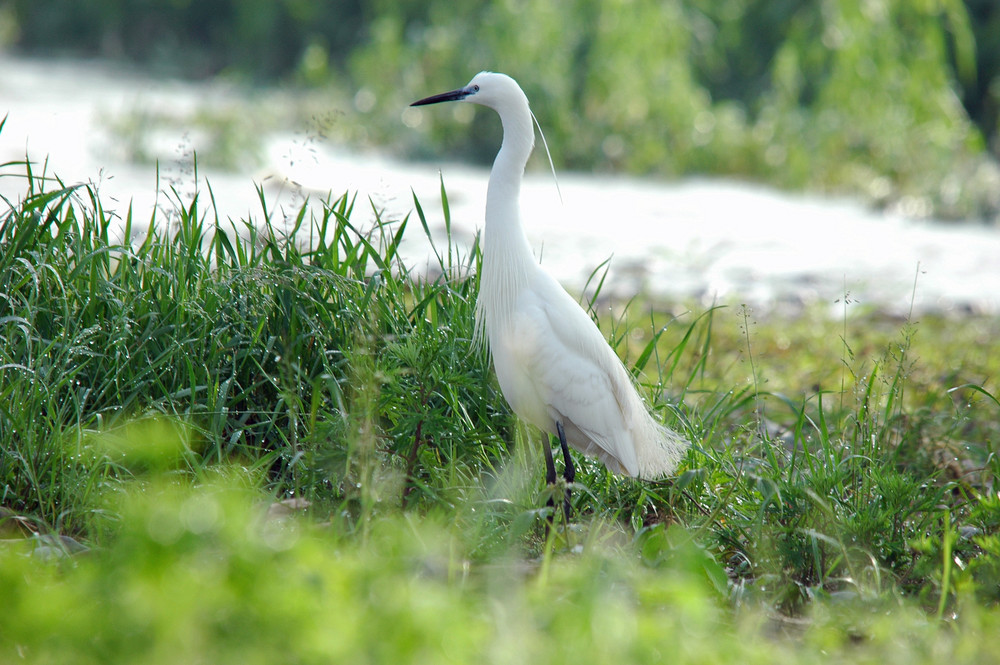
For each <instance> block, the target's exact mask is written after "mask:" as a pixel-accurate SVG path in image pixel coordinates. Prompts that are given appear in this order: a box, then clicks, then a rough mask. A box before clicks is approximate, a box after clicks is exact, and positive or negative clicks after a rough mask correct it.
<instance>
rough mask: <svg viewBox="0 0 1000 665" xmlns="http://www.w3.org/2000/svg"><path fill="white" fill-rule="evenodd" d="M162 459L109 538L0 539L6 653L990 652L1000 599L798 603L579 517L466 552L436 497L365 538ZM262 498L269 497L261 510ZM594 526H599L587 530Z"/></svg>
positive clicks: (228, 480) (142, 656) (314, 658)
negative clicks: (36, 543)
mask: <svg viewBox="0 0 1000 665" xmlns="http://www.w3.org/2000/svg"><path fill="white" fill-rule="evenodd" d="M214 476H215V477H214V478H212V479H211V480H205V481H203V482H200V483H197V484H190V483H188V482H186V481H184V480H181V479H178V478H176V477H173V478H172V477H169V476H168V477H157V478H155V479H150V480H149V481H147V482H143V483H134V484H130V485H129V486H127V487H123V488H120V490H119V491H117V492H116V493H115V494H114V496H109V497H107V508H108V509H109V510H112V511H114V512H115V513H116V514H117V515H118V516H119V519H118V520H117V523H116V525H115V528H114V529H113V533H112V534H110V535H109V537H108V538H107V539H106V540H105V541H104V542H103V543H102V545H101V547H99V548H97V549H95V550H94V551H91V552H89V553H87V554H85V555H80V556H76V557H74V558H72V559H68V558H63V559H60V560H57V561H55V562H53V561H42V560H39V559H38V558H37V557H32V556H30V555H28V553H27V551H26V550H25V549H24V548H16V547H12V546H10V545H8V546H6V547H5V548H4V550H3V552H2V554H0V556H2V560H3V565H2V566H0V600H2V601H3V605H4V608H5V609H4V612H3V613H0V658H2V659H3V660H4V662H10V663H14V662H67V661H69V662H74V663H81V664H83V663H108V662H117V663H128V662H142V663H151V664H155V663H178V662H211V663H241V664H243V663H274V662H284V663H320V662H322V663H328V662H353V663H366V662H372V663H385V662H393V663H411V662H412V663H417V662H421V663H426V662H455V663H469V662H481V663H521V662H551V663H608V662H624V663H660V662H664V660H669V661H670V662H678V663H730V662H742V663H812V662H844V663H875V662H878V663H884V664H892V663H906V664H907V665H913V664H919V663H935V662H941V661H942V660H944V659H948V660H950V661H951V662H991V661H992V660H994V659H996V658H997V657H998V656H1000V653H998V649H1000V645H998V643H997V642H996V641H995V640H992V639H990V638H989V636H990V635H995V634H996V631H997V630H998V629H1000V614H998V613H997V611H996V610H995V609H986V608H982V607H980V606H977V605H976V604H975V603H972V602H968V599H966V601H967V602H963V603H961V604H960V605H959V606H958V607H956V608H955V611H956V614H957V618H955V619H953V620H951V621H948V622H947V623H941V622H938V621H936V620H935V619H933V618H931V617H928V616H927V615H926V614H925V613H923V612H922V611H920V610H919V609H917V608H916V607H915V606H914V605H913V604H911V603H909V602H906V601H904V600H902V599H900V598H899V597H897V596H894V595H890V594H886V595H881V596H879V597H869V598H847V599H837V600H835V601H830V602H823V603H817V604H816V605H815V607H814V608H813V610H812V611H811V612H810V613H809V614H808V617H807V618H802V619H799V620H795V621H791V620H788V619H782V618H781V617H779V616H776V615H769V614H768V613H766V612H764V611H763V610H762V609H761V608H758V607H751V608H747V607H742V608H736V609H733V608H731V607H729V606H728V605H727V602H726V599H725V594H724V593H720V590H719V589H718V587H717V586H716V585H714V584H712V583H711V582H710V580H709V578H708V575H706V568H711V567H712V566H713V564H712V563H711V561H710V557H707V555H706V554H705V552H704V551H703V550H702V549H700V548H699V546H698V545H697V544H696V541H695V540H694V539H692V534H690V533H689V532H686V531H685V530H684V529H682V528H681V527H671V528H670V529H669V530H667V531H665V532H664V531H663V530H662V529H661V530H658V531H657V532H656V534H655V537H648V538H646V539H645V542H644V546H643V547H641V548H637V547H636V543H635V542H634V541H633V540H632V539H631V538H629V537H628V536H626V535H625V534H623V533H622V532H621V529H620V528H618V527H615V526H614V525H605V524H601V523H599V522H592V523H590V524H588V527H587V528H588V529H589V531H590V532H591V536H592V539H593V542H592V543H591V545H590V546H589V547H587V548H586V551H585V552H584V553H583V554H578V555H568V554H567V555H560V556H550V557H546V558H543V559H542V560H530V561H525V560H523V559H522V558H521V557H520V556H519V555H518V554H516V552H510V553H508V555H505V556H497V557H496V558H494V559H493V560H492V561H491V562H490V563H489V564H475V563H471V562H470V559H469V548H468V542H467V535H466V533H465V532H464V531H463V530H462V529H459V528H456V526H455V525H454V523H453V522H452V519H451V516H449V515H447V514H444V513H441V512H439V511H433V512H431V513H430V514H424V515H420V516H417V515H415V514H412V513H404V514H395V515H391V516H385V517H381V518H379V519H376V520H373V522H372V523H371V530H370V532H369V533H368V535H367V537H366V538H356V537H351V536H348V535H346V534H344V533H343V532H341V531H340V530H339V529H337V528H334V527H331V526H329V525H321V524H317V523H315V522H314V521H312V520H305V519H297V518H283V519H277V518H275V517H273V516H270V517H269V513H268V511H267V509H266V506H261V505H260V504H259V500H260V495H259V493H258V492H257V491H256V490H254V489H253V488H251V487H248V484H247V483H246V480H245V478H242V477H241V476H242V472H241V471H240V470H219V472H218V473H217V474H214ZM271 512H272V514H273V512H274V511H271ZM598 531H600V532H603V533H601V534H599V535H595V532H598Z"/></svg>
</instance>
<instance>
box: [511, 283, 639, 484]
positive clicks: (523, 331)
mask: <svg viewBox="0 0 1000 665" xmlns="http://www.w3.org/2000/svg"><path fill="white" fill-rule="evenodd" d="M553 283H554V282H553ZM555 289H557V290H554V289H546V290H540V291H537V292H536V293H535V294H534V297H533V298H532V299H531V300H530V301H529V302H526V303H522V305H523V306H521V307H519V308H518V316H517V317H516V318H517V323H516V327H517V328H518V329H519V331H520V332H519V334H518V336H517V337H518V339H520V340H522V341H524V342H525V343H524V344H522V345H520V346H519V349H518V351H517V354H518V357H517V359H516V362H518V363H523V365H522V366H524V367H526V368H528V369H529V371H530V372H531V375H532V381H533V383H534V384H535V386H536V388H537V390H538V393H539V395H540V396H541V398H542V400H543V401H545V402H546V406H547V407H548V412H549V414H550V416H551V417H552V418H553V419H557V418H559V419H562V420H564V421H566V422H564V425H565V426H566V430H567V432H570V431H571V430H578V431H579V432H580V433H581V434H582V435H583V438H584V440H579V439H580V438H581V437H577V439H578V440H576V441H571V442H570V443H571V444H572V445H573V446H574V447H575V448H577V449H579V450H581V451H583V452H585V453H588V454H591V455H595V454H596V455H598V456H599V457H601V458H602V459H604V458H605V457H610V458H613V459H614V460H615V462H617V465H618V466H620V467H621V468H622V469H624V470H625V471H626V472H627V473H629V474H631V475H635V473H636V468H637V461H636V452H635V449H634V447H633V446H632V445H631V437H630V435H629V432H628V429H629V427H628V422H627V418H628V417H629V413H630V412H629V409H630V408H631V405H630V404H628V400H627V399H626V397H627V396H626V395H624V393H623V390H632V386H631V383H630V379H629V377H628V373H627V372H626V371H625V369H624V368H623V367H622V365H621V361H619V360H618V357H617V356H616V355H615V354H614V352H613V351H612V350H611V348H610V347H609V346H608V343H607V341H606V340H605V339H604V336H603V335H602V334H601V332H600V330H598V328H597V326H595V325H594V323H593V321H591V320H590V317H589V316H587V314H586V312H584V311H583V309H582V308H581V307H580V306H579V305H578V304H577V303H576V301H575V300H573V299H572V298H571V297H570V296H569V294H567V293H566V292H565V291H564V290H563V289H562V287H560V286H558V284H555ZM553 425H554V424H550V425H549V427H550V428H552V427H553ZM595 446H596V447H597V448H598V449H600V450H595V449H594V447H595ZM601 452H603V453H604V454H600V453H601Z"/></svg>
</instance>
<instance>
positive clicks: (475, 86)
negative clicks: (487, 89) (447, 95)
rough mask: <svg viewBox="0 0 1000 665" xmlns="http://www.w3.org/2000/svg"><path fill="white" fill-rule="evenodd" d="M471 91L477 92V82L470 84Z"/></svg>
mask: <svg viewBox="0 0 1000 665" xmlns="http://www.w3.org/2000/svg"><path fill="white" fill-rule="evenodd" d="M472 92H479V85H478V84H475V83H474V84H472Z"/></svg>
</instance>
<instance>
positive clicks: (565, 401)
mask: <svg viewBox="0 0 1000 665" xmlns="http://www.w3.org/2000/svg"><path fill="white" fill-rule="evenodd" d="M445 101H465V102H473V103H476V104H481V105H483V106H487V107H489V108H492V109H493V110H494V111H496V112H497V113H498V114H499V115H500V121H501V123H502V124H503V143H502V145H501V147H500V152H499V153H498V154H497V157H496V161H495V162H494V163H493V170H492V172H491V173H490V182H489V189H488V191H487V196H486V230H485V238H484V243H483V262H482V274H481V275H480V287H479V297H478V300H477V302H476V330H477V336H478V337H479V338H480V339H482V337H483V336H485V338H486V340H487V341H488V343H489V349H490V352H491V354H492V357H493V365H494V367H495V369H496V373H497V379H498V380H499V383H500V389H501V390H502V391H503V395H504V397H505V398H506V399H507V402H508V403H510V406H511V408H512V409H513V410H514V412H515V413H516V414H517V415H518V416H520V417H521V418H523V419H524V420H526V421H528V422H529V423H531V424H533V425H535V426H537V427H538V428H539V429H541V430H542V431H543V432H546V433H548V432H551V433H558V429H559V427H558V426H557V423H558V424H559V425H561V427H562V428H563V429H564V431H565V440H566V442H567V443H568V444H569V445H570V446H572V447H573V448H575V449H576V450H579V451H580V452H582V453H584V454H585V455H588V456H591V457H597V458H598V459H599V460H600V461H601V462H603V463H604V464H605V465H606V466H607V467H608V468H609V469H611V470H612V471H614V472H616V473H620V474H625V475H629V476H637V477H640V478H647V479H649V478H658V477H661V476H665V475H668V474H670V473H672V472H673V471H674V469H676V468H677V465H678V463H679V462H680V459H681V457H682V456H683V454H684V451H685V450H686V449H687V447H688V442H687V441H686V440H685V439H684V438H683V437H681V436H680V435H678V434H677V433H676V432H673V431H672V430H670V429H668V428H667V427H665V426H663V425H662V424H660V423H659V422H657V421H656V420H655V419H654V418H653V416H652V415H651V414H650V412H649V410H648V409H647V407H646V404H645V403H644V402H643V401H642V398H641V397H640V396H639V393H638V392H637V391H636V389H635V385H634V384H633V381H632V377H631V375H630V374H629V372H628V371H627V370H626V369H625V367H624V366H623V365H622V363H621V360H619V358H618V356H617V355H615V353H614V351H612V349H611V347H610V346H608V343H607V341H606V340H605V339H604V336H603V335H602V334H601V332H600V330H599V329H598V328H597V326H596V325H594V322H593V321H591V319H590V317H589V316H588V315H587V313H586V312H585V311H584V310H583V308H582V307H580V305H579V304H578V303H577V302H576V300H574V299H573V298H572V297H571V296H570V295H569V294H568V293H567V292H566V291H565V290H564V289H563V288H562V286H560V285H559V283H558V282H556V280H555V279H554V278H553V277H552V276H551V275H549V274H548V273H547V272H545V271H544V270H543V269H542V268H541V266H540V265H539V264H538V262H537V261H536V260H535V258H534V255H533V254H532V252H531V247H530V246H529V244H528V240H527V238H526V236H525V235H524V230H523V228H522V225H521V211H520V202H519V199H520V190H521V179H522V177H523V175H524V167H525V164H527V162H528V157H529V156H530V155H531V151H532V149H533V148H534V142H535V134H534V128H533V127H532V116H531V111H530V110H529V107H528V99H527V97H525V95H524V92H523V91H522V90H521V88H520V86H518V84H517V82H515V81H514V79H512V78H510V77H509V76H506V75H505V74H497V73H493V72H481V73H479V74H477V75H476V76H475V77H474V78H473V79H472V81H470V82H469V84H468V85H467V86H465V87H464V88H460V89H458V90H454V91H451V92H446V93H443V94H441V95H435V96H433V97H428V98H426V99H422V100H420V101H418V102H414V104H413V106H420V105H424V104H434V103H438V102H445ZM546 450H548V448H547V447H546ZM563 452H564V454H565V455H566V462H567V480H568V481H572V478H571V477H570V474H571V473H572V471H571V466H572V464H571V462H570V460H569V456H568V452H567V451H566V450H565V449H564V451H563ZM547 460H548V464H549V473H550V476H551V475H553V474H554V469H553V468H552V466H551V454H547ZM553 481H554V477H550V478H549V482H553ZM567 505H568V504H567Z"/></svg>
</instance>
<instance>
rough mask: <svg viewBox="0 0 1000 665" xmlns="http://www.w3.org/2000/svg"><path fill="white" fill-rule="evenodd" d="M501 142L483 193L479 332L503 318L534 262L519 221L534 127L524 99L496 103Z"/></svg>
mask: <svg viewBox="0 0 1000 665" xmlns="http://www.w3.org/2000/svg"><path fill="white" fill-rule="evenodd" d="M497 112H498V113H499V114H500V121H501V123H502V124H503V143H502V145H501V146H500V152H499V153H497V157H496V160H495V161H494V162H493V170H492V171H491V172H490V184H489V187H488V189H487V192H486V230H485V234H484V236H485V237H484V246H483V265H482V274H481V275H480V284H479V298H478V300H477V303H476V331H477V335H478V336H480V337H481V336H482V333H483V332H484V327H485V326H486V321H487V320H489V321H490V329H491V330H494V331H497V330H499V329H500V328H501V327H503V325H504V324H505V323H506V320H507V317H508V315H509V313H510V312H511V311H512V310H513V306H514V301H515V299H516V297H517V295H518V293H519V292H520V290H521V288H522V287H523V285H524V284H525V283H526V282H527V279H528V276H529V274H530V271H531V270H532V269H533V267H534V266H535V265H536V262H535V258H534V256H533V255H532V252H531V246H530V245H529V244H528V239H527V237H525V235H524V229H523V228H522V226H521V206H520V197H521V180H522V178H523V176H524V167H525V165H526V164H527V163H528V157H529V156H530V155H531V151H532V148H534V145H535V133H534V127H532V124H531V112H530V111H529V110H528V101H527V99H526V98H524V99H517V100H512V102H511V103H510V104H508V105H505V106H503V107H502V108H498V109H497Z"/></svg>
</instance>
